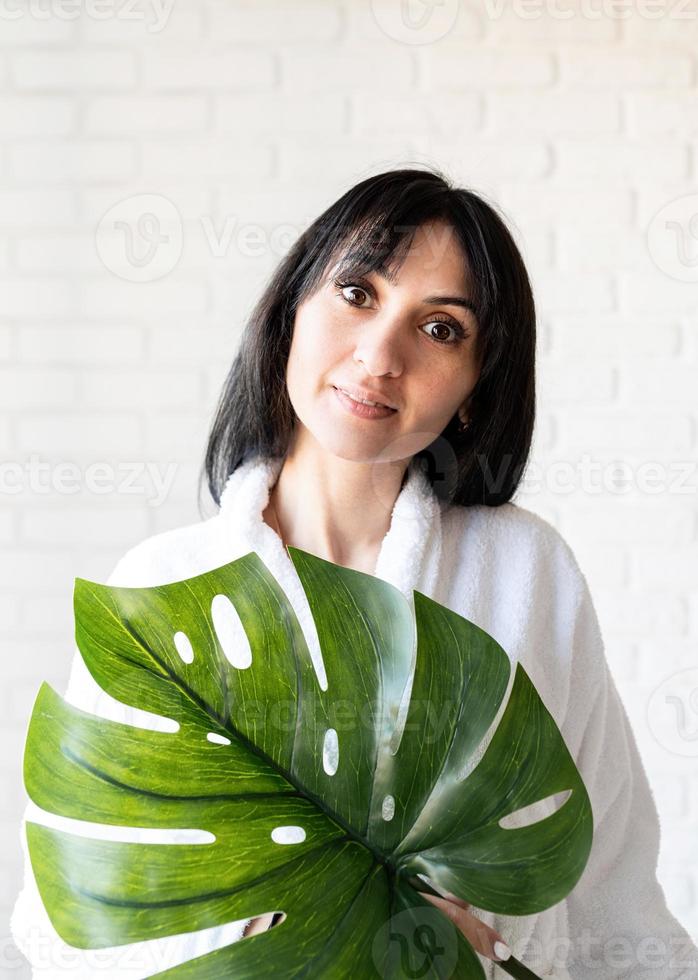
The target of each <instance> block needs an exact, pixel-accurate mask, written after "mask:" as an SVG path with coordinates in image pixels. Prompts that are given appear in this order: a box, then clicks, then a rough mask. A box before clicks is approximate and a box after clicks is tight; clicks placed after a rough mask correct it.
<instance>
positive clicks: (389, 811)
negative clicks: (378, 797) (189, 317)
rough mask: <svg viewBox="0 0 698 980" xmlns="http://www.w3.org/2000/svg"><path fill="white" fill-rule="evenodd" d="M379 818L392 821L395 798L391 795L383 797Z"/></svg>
mask: <svg viewBox="0 0 698 980" xmlns="http://www.w3.org/2000/svg"><path fill="white" fill-rule="evenodd" d="M381 816H382V817H383V819H384V820H392V819H393V817H394V816H395V797H394V796H393V795H392V794H391V793H388V795H387V796H384V797H383V806H382V807H381Z"/></svg>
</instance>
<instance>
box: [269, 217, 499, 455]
mask: <svg viewBox="0 0 698 980" xmlns="http://www.w3.org/2000/svg"><path fill="white" fill-rule="evenodd" d="M336 275H337V267H336V266H335V267H333V268H331V269H328V270H327V271H326V273H325V278H324V279H323V281H322V283H321V285H320V287H319V288H318V289H317V290H316V292H315V293H314V294H313V295H312V296H310V297H308V298H307V299H306V300H305V301H304V302H303V303H301V304H299V306H298V309H297V311H296V316H295V321H294V327H293V336H292V340H291V349H290V352H289V359H288V365H287V370H286V383H287V387H288V393H289V397H290V400H291V404H292V405H293V408H294V410H295V413H296V415H297V416H298V419H299V421H300V425H301V426H302V427H305V428H306V429H307V430H309V432H310V433H311V434H312V435H313V436H314V438H315V439H316V440H317V442H318V443H319V444H320V445H321V446H322V447H323V448H324V449H325V450H326V451H327V452H330V453H332V454H334V455H336V456H339V457H342V458H343V459H351V460H354V461H357V462H359V461H361V462H371V461H378V460H380V461H384V462H389V461H393V460H399V459H404V458H407V457H411V456H412V455H413V454H414V453H417V452H419V451H420V450H422V449H424V448H425V447H426V446H428V445H429V444H430V443H431V442H433V441H434V439H436V437H437V436H438V435H439V433H441V432H442V431H443V429H444V427H445V426H446V425H447V424H448V422H449V421H450V419H451V418H452V417H453V416H454V415H455V413H456V412H457V411H458V410H459V409H460V408H463V414H464V416H466V417H467V401H468V396H469V394H470V392H471V391H472V389H473V387H474V385H475V383H476V381H477V379H478V376H479V373H480V363H479V362H478V360H477V356H476V341H477V339H478V336H477V331H478V324H477V321H476V319H475V315H474V313H473V312H472V310H471V309H469V308H468V305H467V304H468V303H469V301H470V299H471V289H470V284H469V279H468V268H467V260H466V257H465V255H464V253H463V251H462V249H461V247H460V244H459V242H458V240H457V238H456V235H455V232H454V231H453V229H452V228H451V227H450V225H447V224H445V223H443V222H430V223H428V224H425V225H421V226H420V227H419V228H418V229H417V231H416V233H415V235H414V238H413V241H412V244H411V246H410V250H409V251H408V253H407V255H406V257H405V259H404V262H403V263H402V265H401V266H400V268H399V270H397V272H396V275H395V278H394V281H392V282H391V281H388V279H386V278H384V277H383V275H382V274H381V273H380V272H372V273H370V274H369V275H368V276H366V277H364V278H360V279H357V278H356V277H354V276H352V275H349V276H347V277H346V278H345V279H342V284H341V285H337V284H336V283H335V281H334V279H335V277H336ZM351 386H354V388H357V387H358V388H362V389H367V390H368V391H369V392H372V393H374V396H375V397H374V398H373V399H372V400H374V401H379V402H384V403H387V404H388V405H391V406H393V407H394V408H395V409H396V411H392V412H390V414H388V415H387V416H386V417H381V418H365V417H361V416H360V415H358V414H356V413H355V412H353V411H351V410H350V409H348V408H347V406H346V403H345V401H344V398H343V396H341V395H339V394H338V392H337V390H336V388H337V387H351ZM366 397H370V395H367V396H366ZM298 425H299V422H298V421H297V422H296V426H298ZM295 435H296V436H297V437H298V436H305V435H307V433H303V432H302V431H301V432H296V433H295Z"/></svg>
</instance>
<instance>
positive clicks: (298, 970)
mask: <svg viewBox="0 0 698 980" xmlns="http://www.w3.org/2000/svg"><path fill="white" fill-rule="evenodd" d="M287 550H288V553H289V555H290V557H291V559H292V561H293V564H294V566H295V569H296V571H297V573H298V575H299V578H300V581H301V583H302V586H303V588H304V590H305V593H306V596H307V598H308V602H309V606H310V609H311V612H312V615H313V619H314V622H315V625H316V628H317V633H318V639H319V642H320V648H321V651H322V657H323V662H324V666H325V672H326V678H327V680H326V684H325V686H324V688H323V687H322V686H321V685H320V683H319V680H318V675H317V673H316V670H315V667H314V665H313V662H312V659H311V657H310V653H309V650H308V647H307V645H306V642H305V638H304V635H303V633H302V631H301V629H300V626H299V623H298V621H297V618H296V615H295V613H294V610H293V608H292V606H291V604H290V603H289V601H288V599H287V597H286V595H285V594H284V592H283V590H282V589H281V588H280V586H279V584H278V583H277V581H276V580H275V579H274V577H273V576H272V575H271V574H270V572H269V571H268V569H267V568H266V566H265V565H264V563H263V562H262V561H261V559H260V558H259V556H258V555H257V554H256V553H255V552H250V553H249V554H247V555H245V556H243V557H242V558H240V559H238V560H236V561H233V562H231V563H230V564H228V565H224V566H223V567H221V568H218V569H215V570H212V571H209V572H206V573H205V574H202V575H198V576H196V577H194V578H191V579H188V580H186V581H181V582H175V583H172V584H167V585H162V586H159V587H155V588H121V587H114V586H105V585H99V584H96V583H94V582H89V581H86V580H84V579H79V578H78V579H76V582H75V620H76V640H77V643H78V646H79V648H80V651H81V653H82V656H83V658H84V660H85V663H86V664H87V667H88V669H89V670H90V672H91V674H92V676H93V677H94V678H95V680H96V681H97V683H98V684H99V685H100V687H101V688H103V689H104V690H105V691H106V692H108V693H109V694H110V695H111V696H112V697H114V698H116V699H117V700H118V701H120V702H123V703H124V704H126V705H130V706H132V707H134V708H139V709H143V710H145V711H148V712H151V713H155V714H157V715H160V716H163V717H165V718H168V719H173V720H174V721H175V722H176V723H177V724H178V726H179V727H178V729H177V730H176V731H175V732H166V731H165V732H164V731H153V730H148V729H144V728H140V727H136V726H135V725H130V724H121V723H117V722H113V721H108V720H106V719H103V718H99V717H96V716H94V715H91V714H89V713H86V712H83V711H80V710H78V709H76V708H74V707H72V706H71V705H69V704H68V703H67V702H65V701H64V700H63V699H62V698H61V697H60V696H59V695H58V694H57V693H56V692H55V691H54V690H53V689H52V688H51V687H50V686H48V685H47V684H44V685H42V687H41V689H40V691H39V694H38V696H37V700H36V704H35V706H34V711H33V714H32V718H31V722H30V726H29V731H28V735H27V743H26V751H25V759H24V780H25V785H26V788H27V791H28V793H29V795H30V797H31V798H32V799H33V800H34V802H35V803H37V804H38V805H39V806H40V807H42V808H44V809H45V810H48V811H51V812H53V813H56V814H60V815H62V816H64V817H71V818H77V819H79V820H84V821H92V822H98V823H101V824H109V825H118V826H122V827H131V828H133V827H137V828H157V829H160V830H161V831H162V830H167V829H170V830H180V831H181V830H182V829H195V830H199V831H204V832H208V835H209V836H208V837H207V838H206V840H207V841H208V842H206V843H176V842H175V843H141V842H138V843H136V842H125V841H123V840H122V841H115V840H108V839H94V838H90V837H88V836H84V835H78V834H71V833H67V832H64V831H59V830H57V829H51V828H49V827H47V826H44V825H41V824H38V823H34V822H28V823H27V837H28V845H29V853H30V857H31V862H32V866H33V869H34V873H35V876H36V880H37V885H38V888H39V891H40V894H41V897H42V900H43V902H44V905H45V906H46V909H47V912H48V914H49V917H50V919H51V921H52V923H53V925H54V927H55V928H56V930H57V932H58V933H59V935H60V936H61V937H62V938H63V939H64V940H65V941H66V942H67V943H69V944H71V945H73V946H77V947H80V948H84V949H89V948H104V947H107V946H119V945H122V944H126V943H134V942H139V941H142V940H148V939H156V938H161V937H167V936H172V935H177V934H180V933H187V932H194V931H196V930H200V929H205V928H207V927H212V926H216V925H221V924H223V923H226V922H230V921H233V920H235V919H241V918H244V917H249V916H255V915H261V914H263V913H265V912H270V911H279V912H281V913H283V914H284V918H283V919H282V921H280V922H279V923H278V924H277V925H275V926H274V928H272V929H270V930H268V931H267V932H264V933H260V934H258V935H256V936H252V937H248V938H246V939H244V940H241V941H238V942H234V943H229V944H228V945H227V946H223V947H222V948H220V949H216V950H213V951H212V952H209V953H206V954H205V955H203V956H199V957H197V958H195V959H191V960H189V961H188V962H185V963H182V964H180V965H177V966H174V967H171V968H170V969H168V970H165V971H162V972H160V973H158V974H157V976H159V977H170V976H172V977H177V978H187V977H194V978H197V980H200V978H214V977H215V978H222V977H237V978H253V977H254V978H259V977H275V978H287V977H288V978H291V977H302V978H311V977H312V978H317V977H323V978H324V977H327V978H349V977H351V978H355V977H359V978H366V980H371V978H376V980H378V978H391V980H392V978H398V977H400V978H402V977H408V976H411V977H440V978H446V977H459V978H468V980H470V978H473V980H480V978H484V976H485V974H484V971H483V968H482V964H481V961H480V960H479V958H478V954H477V953H476V952H475V951H474V949H473V948H472V946H471V945H470V944H469V943H468V941H467V940H466V938H465V937H464V936H463V935H462V933H460V931H459V930H457V929H456V928H455V927H454V926H453V924H452V923H451V922H450V920H449V919H448V918H447V917H446V916H444V915H443V914H442V913H441V912H440V911H439V910H437V909H436V908H435V907H434V906H433V905H432V904H431V903H430V902H428V901H427V900H426V899H425V898H423V897H422V895H421V894H420V890H418V889H421V890H428V888H427V887H426V886H425V885H424V884H423V880H424V879H420V878H418V877H417V876H418V875H425V876H427V878H428V879H429V880H430V881H432V882H433V883H434V884H435V885H436V886H437V888H440V889H442V890H444V889H445V890H447V891H450V892H453V893H454V894H456V895H458V896H460V897H461V898H463V899H465V900H467V901H468V902H470V903H471V904H472V905H474V906H475V907H477V908H481V909H484V910H489V911H492V912H496V913H500V914H504V915H528V914H531V913H534V912H538V911H541V910H543V909H546V908H549V907H550V906H551V905H554V904H555V903H557V902H559V901H560V900H561V899H563V898H564V897H565V896H566V895H567V894H568V893H569V892H570V891H571V890H572V888H573V887H574V885H575V884H576V882H577V881H578V879H579V878H580V876H581V874H582V872H583V870H584V867H585V864H586V862H587V859H588V856H589V851H590V849H591V843H592V830H593V824H592V812H591V806H590V801H589V797H588V794H587V792H586V790H585V787H584V784H583V782H582V779H581V777H580V775H579V772H578V771H577V769H576V767H575V765H574V762H573V760H572V758H571V756H570V754H569V752H568V750H567V748H566V746H565V744H564V741H563V739H562V737H561V734H560V732H559V730H558V728H557V727H556V725H555V723H554V721H553V719H552V717H551V715H550V714H549V712H548V711H547V709H546V708H545V705H544V704H543V702H542V701H541V699H540V697H539V696H538V694H537V692H536V690H535V688H534V686H533V684H532V683H531V680H530V679H529V677H528V675H527V674H526V671H525V670H524V669H523V668H522V667H521V665H520V664H517V666H516V670H515V676H514V679H513V684H512V685H511V690H510V693H509V697H508V701H507V703H506V705H505V706H504V707H503V710H502V712H501V717H500V719H499V723H498V725H497V727H496V729H495V731H494V734H493V736H492V738H491V740H490V742H489V744H488V745H487V748H486V750H485V753H484V755H483V757H482V759H481V760H480V761H479V762H478V763H477V765H475V767H474V768H472V771H470V772H469V773H468V774H467V775H465V777H464V778H463V772H464V770H465V768H466V766H467V764H468V761H469V760H470V759H472V757H473V753H474V752H475V750H476V748H477V747H478V745H479V744H480V743H481V742H482V740H483V738H484V737H485V735H486V734H487V733H488V729H490V728H491V726H492V725H493V722H494V720H495V717H496V716H497V714H498V712H499V709H500V706H502V702H503V698H504V695H505V692H506V691H507V689H508V687H509V679H510V672H511V665H510V662H509V658H508V657H507V654H506V653H505V651H504V650H503V649H502V648H501V647H500V646H499V645H498V644H497V643H496V642H495V640H494V639H493V638H492V637H491V636H489V635H488V634H487V633H486V632H484V631H483V630H482V629H480V628H479V627H478V626H476V625H475V624H474V623H471V622H469V621H468V620H467V619H464V618H463V617H462V616H459V615H457V614H456V613H454V612H452V611H451V610H449V609H447V608H446V607H444V606H441V605H440V604H438V603H437V602H434V601H433V600H431V599H429V598H428V597H427V596H425V595H423V594H422V593H420V592H417V591H414V593H413V596H414V613H413V611H412V608H411V606H410V604H409V603H408V601H407V600H406V598H405V597H404V596H403V595H402V593H401V592H400V591H399V590H398V589H396V588H395V587H393V586H392V585H391V584H389V583H388V582H385V581H383V580H381V579H379V578H377V577H375V576H373V575H368V574H365V573H362V572H358V571H355V570H352V569H347V568H344V567H342V566H339V565H335V564H333V563H331V562H328V561H325V560H323V559H320V558H318V557H316V556H313V555H311V554H309V553H307V552H304V551H301V550H300V549H298V548H292V547H289V548H288V549H287ZM231 613H232V614H233V617H234V618H235V622H236V623H237V624H238V626H241V627H242V630H244V633H240V634H239V636H242V637H243V639H245V640H246V642H245V643H244V644H243V643H240V642H239V637H238V641H237V642H235V643H233V644H232V646H233V649H228V647H230V646H231V644H230V635H231V634H230V633H229V632H228V634H226V628H225V622H226V616H228V617H229V616H230V614H231ZM323 680H324V679H323ZM410 682H411V683H410ZM434 718H436V719H437V723H436V724H435V723H434ZM556 794H567V797H566V799H565V800H564V802H563V803H562V804H561V805H558V807H557V809H555V811H554V812H552V813H551V814H550V815H548V816H546V817H545V818H544V819H542V820H538V821H537V822H534V823H528V824H526V825H524V826H514V827H512V826H506V821H505V818H507V817H509V816H510V815H512V814H516V813H517V811H519V812H520V811H521V810H522V809H523V808H526V807H531V806H532V805H533V804H536V803H538V802H539V801H542V800H545V799H547V798H549V797H551V796H553V795H556ZM555 802H556V803H559V801H558V800H556V801H555ZM280 828H286V829H285V831H284V833H285V834H286V839H283V837H284V834H283V833H282V834H281V835H279V829H280ZM289 828H290V829H289ZM280 837H281V839H280ZM415 956H416V957H417V960H414V957H415ZM411 957H412V959H411ZM514 962H516V961H514ZM420 964H421V965H420ZM502 966H503V967H504V968H506V966H505V964H502ZM507 972H510V971H509V970H507ZM513 975H519V976H533V974H530V973H518V974H517V973H513Z"/></svg>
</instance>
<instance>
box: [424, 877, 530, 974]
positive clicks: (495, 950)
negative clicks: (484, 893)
mask: <svg viewBox="0 0 698 980" xmlns="http://www.w3.org/2000/svg"><path fill="white" fill-rule="evenodd" d="M420 894H421V896H422V898H426V899H428V900H429V901H430V902H431V903H432V904H433V905H435V906H436V908H437V909H441V911H442V912H443V913H444V914H445V915H447V916H448V917H449V919H450V920H451V921H452V922H453V924H454V925H455V926H456V928H457V929H460V931H461V932H462V933H463V935H464V936H465V938H466V939H467V940H468V942H469V943H470V945H471V946H472V947H473V949H475V950H477V952H478V953H480V954H481V955H482V956H486V957H487V958H488V959H490V960H494V962H495V963H498V962H499V961H500V960H508V959H509V957H510V956H511V950H510V949H509V947H508V946H507V944H506V943H505V942H504V940H503V939H502V937H501V936H500V934H499V933H498V932H497V931H496V930H495V929H491V928H490V927H489V926H488V925H486V923H484V922H482V921H481V920H480V919H478V918H477V917H476V916H474V915H473V914H472V912H468V909H469V908H470V903H469V902H465V901H463V899H462V898H456V896H455V895H452V894H451V892H444V895H445V896H446V898H441V896H439V895H428V894H427V893H426V892H420Z"/></svg>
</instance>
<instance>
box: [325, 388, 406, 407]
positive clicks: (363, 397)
mask: <svg viewBox="0 0 698 980" xmlns="http://www.w3.org/2000/svg"><path fill="white" fill-rule="evenodd" d="M332 387H333V388H334V389H335V391H341V392H343V394H345V395H348V396H349V398H351V399H353V400H354V401H355V402H357V403H358V404H360V405H365V404H366V403H367V402H371V403H372V404H373V405H374V406H376V407H380V408H389V409H390V410H391V411H393V412H396V411H397V408H396V407H395V406H394V405H391V404H390V403H389V402H386V401H382V400H381V396H379V395H375V394H374V393H373V392H369V391H365V390H364V389H361V388H356V387H354V386H353V385H347V386H345V385H332Z"/></svg>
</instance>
